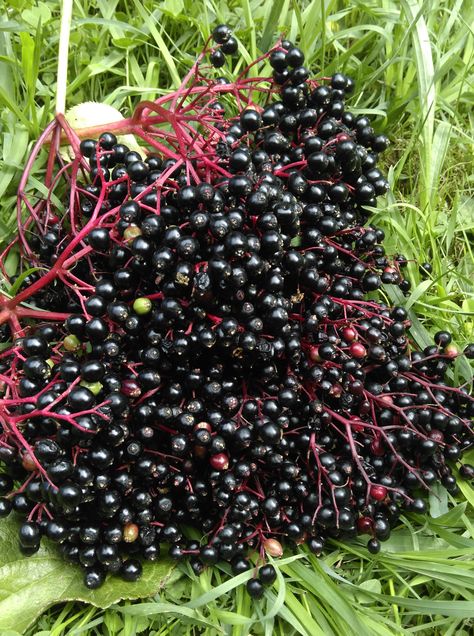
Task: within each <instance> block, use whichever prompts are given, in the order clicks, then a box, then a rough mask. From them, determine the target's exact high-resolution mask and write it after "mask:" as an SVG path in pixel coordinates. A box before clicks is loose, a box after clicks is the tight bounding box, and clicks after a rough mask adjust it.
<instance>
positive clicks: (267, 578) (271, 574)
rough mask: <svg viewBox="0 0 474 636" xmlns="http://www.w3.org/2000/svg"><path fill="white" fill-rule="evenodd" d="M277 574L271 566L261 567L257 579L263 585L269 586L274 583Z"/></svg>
mask: <svg viewBox="0 0 474 636" xmlns="http://www.w3.org/2000/svg"><path fill="white" fill-rule="evenodd" d="M276 577H277V573H276V570H275V568H274V567H273V565H270V564H267V565H262V567H261V568H260V570H259V571H258V578H259V579H260V581H261V582H262V583H263V584H264V585H271V584H272V583H274V582H275V580H276Z"/></svg>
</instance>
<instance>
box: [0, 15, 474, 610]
mask: <svg viewBox="0 0 474 636" xmlns="http://www.w3.org/2000/svg"><path fill="white" fill-rule="evenodd" d="M236 48H237V44H236V41H235V39H234V38H233V36H232V34H231V32H230V30H229V29H228V27H226V26H222V25H221V26H219V27H216V29H215V30H214V32H213V43H209V46H207V47H206V49H205V51H204V53H203V57H202V59H206V56H207V54H209V55H210V56H211V60H212V61H213V63H214V64H215V66H220V65H221V64H222V63H223V61H224V62H225V55H226V54H229V53H233V52H234V51H235V49H236ZM264 58H267V59H268V60H269V62H270V65H271V67H272V68H273V75H272V77H271V78H265V77H261V78H257V77H255V76H254V74H253V75H252V77H251V78H247V77H246V76H245V74H242V75H240V76H239V77H238V78H237V79H236V80H235V81H233V82H231V81H227V80H222V78H217V79H212V78H209V77H204V76H203V75H202V73H201V66H200V64H199V63H197V64H196V65H195V66H194V67H193V68H192V70H191V71H190V73H189V75H188V76H187V78H186V79H185V80H184V82H183V85H182V86H181V87H180V88H179V89H178V90H177V91H176V92H174V93H170V94H168V95H165V96H163V97H161V98H160V99H158V100H157V101H156V102H144V103H142V104H140V105H139V106H138V108H137V110H136V112H135V114H134V117H133V118H132V119H131V120H125V123H124V122H120V126H121V131H123V130H124V127H126V126H127V125H129V126H130V130H132V129H133V132H134V134H136V135H137V137H138V138H140V139H141V141H142V142H143V151H142V153H138V152H136V151H131V150H130V149H129V148H128V147H126V146H125V145H123V144H122V143H121V142H120V139H118V138H117V137H116V135H115V132H114V131H115V130H116V129H117V127H118V126H117V127H114V126H113V125H112V126H110V130H107V131H105V130H104V131H103V133H102V134H101V135H100V136H99V138H98V139H91V138H89V137H87V138H82V141H81V140H80V139H79V138H78V137H77V135H76V134H75V132H74V131H72V130H71V129H70V128H69V127H68V126H67V123H66V122H65V121H64V120H63V119H62V118H61V116H58V119H57V120H56V122H55V123H53V124H51V126H50V127H48V129H47V130H46V131H45V133H44V135H42V137H41V138H40V140H39V142H38V144H37V145H36V147H35V149H34V151H33V156H32V160H31V161H30V162H29V164H28V166H29V167H28V169H27V170H26V171H25V174H24V176H23V178H22V181H21V183H20V198H19V210H20V212H22V211H25V214H26V221H25V215H23V216H22V217H19V218H20V223H19V225H20V230H19V236H18V238H17V240H16V241H15V242H14V244H15V245H17V246H18V247H19V248H20V250H19V251H20V252H21V254H22V267H23V268H24V269H27V268H29V267H34V268H36V269H35V270H33V271H32V273H30V274H29V275H28V276H27V277H26V278H25V279H24V280H23V281H22V282H21V286H20V289H19V292H18V295H17V297H16V298H15V299H6V298H5V299H3V300H2V308H1V310H0V321H1V322H2V323H4V328H3V329H4V331H3V332H2V333H3V334H4V336H5V338H7V337H10V336H11V346H10V347H9V348H7V349H6V350H4V351H3V352H2V353H1V354H0V355H1V358H0V390H1V392H2V416H1V434H0V461H1V462H2V466H3V467H4V468H2V471H1V474H0V517H5V516H7V515H9V514H10V512H11V511H12V510H13V511H14V513H15V514H16V515H17V516H18V517H19V518H20V519H21V520H22V524H21V527H20V531H19V541H20V545H21V549H22V551H23V552H24V553H25V554H32V553H34V552H35V551H37V550H38V548H39V546H40V541H41V537H42V536H43V535H46V537H48V539H50V540H51V541H53V542H56V543H57V544H58V546H59V550H60V551H61V553H62V554H63V555H64V557H65V558H66V559H67V560H69V561H70V562H72V563H76V564H80V565H81V566H82V567H83V568H84V572H85V574H84V582H85V584H86V585H87V586H88V587H90V588H95V587H98V586H99V585H101V584H102V582H103V581H104V579H105V577H106V575H107V573H108V572H110V573H112V574H116V575H119V576H122V577H123V579H125V580H126V581H134V580H136V579H137V578H139V576H140V574H141V571H142V565H141V562H142V561H143V560H150V561H155V560H157V559H159V558H160V554H161V551H162V550H163V549H164V546H166V550H168V551H169V554H170V555H171V556H172V558H174V559H177V560H179V559H183V558H189V559H190V561H191V565H192V567H193V570H194V571H195V572H196V573H200V572H201V571H202V569H203V568H204V567H207V566H212V565H213V564H215V563H217V562H218V561H220V560H224V561H228V562H229V563H230V564H231V568H232V571H233V572H234V573H235V574H238V573H240V572H244V571H246V570H248V569H249V567H250V564H249V561H248V556H249V554H252V552H254V551H256V552H257V553H258V555H259V566H260V567H259V569H258V571H256V576H255V577H254V578H253V579H251V581H249V583H248V585H247V589H248V592H249V594H250V595H251V596H252V597H254V598H255V599H258V598H260V597H261V596H262V595H263V593H264V587H265V585H271V584H272V583H273V582H274V580H275V577H276V572H275V569H274V568H273V566H271V565H265V564H264V561H265V554H269V555H271V556H273V557H275V558H277V557H279V556H281V554H282V543H284V542H286V543H290V544H293V545H294V544H301V543H303V542H306V543H307V545H308V547H309V549H310V550H311V551H312V552H314V553H315V554H320V553H321V552H322V551H323V549H324V544H325V541H326V540H327V539H328V538H333V537H336V538H340V539H348V538H351V537H355V536H357V535H358V534H361V535H367V538H368V541H369V543H368V549H369V550H370V551H371V552H374V553H375V552H377V551H378V550H379V549H380V542H381V541H384V540H386V539H388V537H389V536H390V531H391V528H393V527H394V526H396V525H397V523H398V518H399V515H400V513H401V512H404V511H415V512H418V513H422V512H424V510H425V501H424V499H425V495H426V494H427V492H428V491H429V489H430V487H431V486H432V485H433V484H434V483H436V482H440V483H441V484H443V485H444V486H445V487H446V489H447V490H448V491H449V492H450V493H453V494H455V493H456V492H457V488H458V487H457V484H456V477H455V472H454V471H453V467H454V466H455V465H456V464H459V462H460V460H461V458H462V455H463V453H464V451H465V450H466V449H467V448H468V447H469V446H470V445H471V444H472V439H473V436H472V427H471V420H472V416H473V413H474V402H473V400H472V398H471V397H470V395H469V391H468V389H467V387H464V386H449V385H448V384H447V383H446V377H447V373H448V371H449V368H450V366H452V364H453V361H454V360H455V359H456V357H457V356H458V355H459V352H458V351H457V349H456V347H454V345H453V343H452V342H451V335H450V334H449V333H447V332H439V333H438V334H436V336H435V338H434V343H433V345H432V346H428V347H427V348H426V349H424V350H419V349H418V348H417V347H416V346H415V345H414V343H413V342H411V341H410V337H409V328H410V321H409V318H408V315H407V312H406V311H405V310H404V309H403V308H402V307H389V306H387V305H386V304H384V303H383V302H382V301H380V300H377V299H375V295H374V292H376V291H377V289H379V288H380V286H381V285H382V284H390V285H398V286H400V287H401V289H402V290H405V291H406V290H407V289H408V286H409V283H408V281H407V280H405V279H404V276H403V267H404V265H405V264H406V259H405V258H404V257H403V256H400V255H399V256H397V257H396V258H395V259H393V260H391V259H389V258H388V257H387V255H386V254H385V250H384V247H383V240H384V233H383V231H382V230H381V229H379V228H378V227H377V226H375V225H374V224H372V223H371V222H370V221H369V216H370V214H369V211H368V207H371V208H373V207H375V206H376V199H377V197H378V196H379V195H382V194H384V193H385V192H386V191H387V188H388V184H387V180H386V179H385V177H384V176H383V174H382V172H381V171H380V169H379V168H378V167H377V161H378V155H379V153H380V152H382V151H383V150H384V149H385V148H386V147H387V145H388V140H387V139H386V137H385V136H384V135H381V134H377V133H376V132H375V131H374V129H373V128H372V125H371V123H370V120H369V119H368V118H367V117H364V116H355V115H353V114H352V113H350V112H349V111H347V110H346V107H345V100H346V97H347V96H348V95H350V93H351V92H352V90H353V87H354V84H353V82H352V81H351V80H350V79H349V78H348V77H346V76H345V75H344V74H342V73H336V74H335V75H333V76H332V77H330V78H319V79H313V78H310V73H309V71H308V69H307V68H306V67H305V66H304V55H303V53H302V51H301V50H300V49H299V48H297V47H296V46H294V45H293V44H292V43H291V42H288V41H283V42H281V43H279V44H278V45H277V46H276V47H274V48H273V49H272V50H271V51H270V52H269V53H268V54H267V55H266V56H264ZM255 95H259V96H260V97H259V98H258V99H255V101H253V99H254V98H255ZM224 96H225V99H223V97H224ZM61 134H63V135H64V136H65V140H66V142H67V143H69V144H71V146H72V152H73V154H74V157H75V158H74V160H73V161H71V162H70V163H66V164H64V162H62V163H61V165H57V166H56V164H55V163H54V161H55V157H56V156H57V152H56V151H57V149H58V148H57V143H59V140H60V138H61ZM51 139H52V141H51ZM49 141H50V142H51V144H50V145H51V148H50V153H51V155H50V156H51V161H50V162H49V163H48V169H47V174H46V176H45V183H46V187H47V188H49V189H50V191H51V193H53V191H54V195H55V196H54V197H49V196H48V197H47V198H45V197H44V196H43V195H42V194H41V193H39V192H35V193H34V196H33V195H32V194H31V193H32V192H33V185H31V184H30V181H29V177H30V173H31V167H32V166H33V165H34V160H35V157H36V156H37V155H38V154H39V152H40V150H41V148H42V147H43V146H44V145H45V144H46V143H47V142H49ZM55 144H56V145H55ZM55 166H56V167H55ZM60 185H61V186H62V188H63V189H62V190H61V187H60ZM60 195H61V196H62V197H63V203H64V209H65V212H63V211H61V210H59V209H56V207H55V203H54V202H55V201H57V200H58V197H59V196H60ZM25 205H26V208H27V210H23V208H24V206H25ZM367 206H368V207H367ZM423 267H424V268H425V269H426V267H425V265H423ZM368 292H371V296H370V298H369V297H368V295H367V294H368ZM24 301H28V302H27V304H23V303H24ZM465 354H466V356H467V357H468V358H473V357H474V348H473V345H469V346H467V348H466V350H465ZM473 471H474V469H473V468H472V467H471V466H469V465H464V466H462V467H461V468H460V474H461V475H462V476H463V477H465V478H472V475H473ZM189 526H191V527H193V528H195V529H196V530H197V531H198V533H199V535H200V537H201V540H200V541H194V540H190V539H189V538H187V537H186V533H185V528H186V527H189Z"/></svg>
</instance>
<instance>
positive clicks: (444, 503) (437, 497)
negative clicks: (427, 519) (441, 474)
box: [429, 484, 448, 518]
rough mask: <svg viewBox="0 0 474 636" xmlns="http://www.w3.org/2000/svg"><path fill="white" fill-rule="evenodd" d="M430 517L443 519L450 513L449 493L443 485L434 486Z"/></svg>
mask: <svg viewBox="0 0 474 636" xmlns="http://www.w3.org/2000/svg"><path fill="white" fill-rule="evenodd" d="M429 502H430V515H431V516H432V517H435V518H436V517H441V515H444V514H446V513H447V512H448V491H447V490H446V488H445V487H444V486H442V485H441V484H434V485H433V486H432V488H431V490H430V496H429Z"/></svg>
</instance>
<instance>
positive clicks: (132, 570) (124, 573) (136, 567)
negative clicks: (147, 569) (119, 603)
mask: <svg viewBox="0 0 474 636" xmlns="http://www.w3.org/2000/svg"><path fill="white" fill-rule="evenodd" d="M142 571H143V568H142V565H141V563H140V561H138V560H137V559H127V560H126V561H124V562H123V563H122V567H121V568H120V576H121V577H122V579H123V580H124V581H130V582H133V581H138V579H139V578H140V576H141V574H142Z"/></svg>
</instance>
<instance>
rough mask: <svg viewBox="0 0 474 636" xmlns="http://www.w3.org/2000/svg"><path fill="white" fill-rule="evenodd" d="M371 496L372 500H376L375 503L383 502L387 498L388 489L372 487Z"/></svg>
mask: <svg viewBox="0 0 474 636" xmlns="http://www.w3.org/2000/svg"><path fill="white" fill-rule="evenodd" d="M370 496H371V497H372V499H375V501H383V500H384V499H385V497H386V496H387V489H386V488H385V486H371V487H370Z"/></svg>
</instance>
